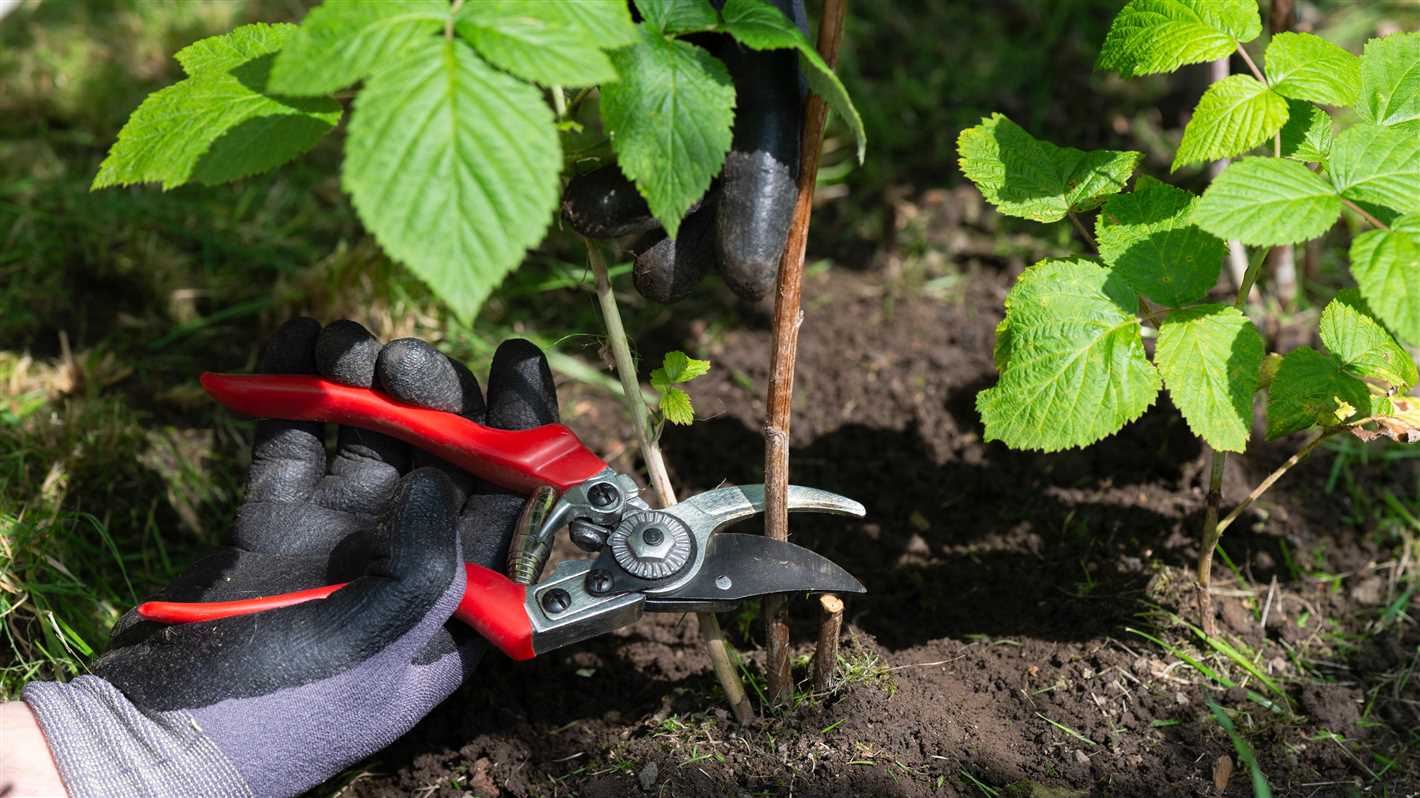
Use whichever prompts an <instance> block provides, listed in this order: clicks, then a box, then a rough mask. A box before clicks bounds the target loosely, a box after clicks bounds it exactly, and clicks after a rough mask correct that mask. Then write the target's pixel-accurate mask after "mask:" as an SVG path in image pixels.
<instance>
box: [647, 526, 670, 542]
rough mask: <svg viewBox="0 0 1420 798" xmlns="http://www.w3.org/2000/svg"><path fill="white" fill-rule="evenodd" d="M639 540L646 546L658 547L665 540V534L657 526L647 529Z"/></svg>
mask: <svg viewBox="0 0 1420 798" xmlns="http://www.w3.org/2000/svg"><path fill="white" fill-rule="evenodd" d="M641 539H642V540H644V541H646V545H648V546H659V545H661V541H663V540H665V539H666V533H665V532H664V531H662V530H661V528H660V527H658V526H653V527H648V528H646V529H645V530H644V531H643V532H642V533H641Z"/></svg>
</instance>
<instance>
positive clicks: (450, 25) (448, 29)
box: [444, 0, 463, 39]
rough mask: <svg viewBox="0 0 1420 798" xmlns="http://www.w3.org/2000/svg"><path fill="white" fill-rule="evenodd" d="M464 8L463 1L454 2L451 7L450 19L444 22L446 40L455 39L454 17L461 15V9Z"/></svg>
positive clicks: (456, 0) (455, 0)
mask: <svg viewBox="0 0 1420 798" xmlns="http://www.w3.org/2000/svg"><path fill="white" fill-rule="evenodd" d="M460 8H463V0H454V2H453V5H451V6H449V18H448V19H446V20H444V38H445V39H452V38H454V17H456V16H458V15H459V9H460Z"/></svg>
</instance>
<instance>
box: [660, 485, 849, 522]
mask: <svg viewBox="0 0 1420 798" xmlns="http://www.w3.org/2000/svg"><path fill="white" fill-rule="evenodd" d="M800 510H807V511H811V512H819V513H830V514H832V515H851V516H855V517H857V518H862V517H863V516H864V515H867V512H868V511H867V510H866V509H864V507H863V505H861V504H859V503H858V502H855V501H853V500H852V499H850V498H848V497H846V496H839V495H838V494H837V493H830V492H829V491H826V490H819V489H818V488H806V487H804V486H802V485H790V486H789V512H796V511H800ZM666 512H669V513H671V514H673V515H675V516H677V517H679V518H680V519H681V520H682V521H685V522H686V523H687V524H689V525H690V526H691V528H692V529H695V531H696V532H699V533H701V534H708V533H710V532H713V531H715V530H717V529H719V528H721V527H724V526H727V525H729V524H732V523H734V522H736V521H739V520H741V519H744V518H748V517H750V516H752V515H756V514H758V513H762V512H764V486H763V485H730V486H728V487H724V488H716V489H714V490H707V491H705V492H704V493H698V494H696V495H694V496H691V497H690V498H689V499H686V500H685V501H683V502H679V503H677V504H676V505H674V506H672V507H669V508H667V509H666Z"/></svg>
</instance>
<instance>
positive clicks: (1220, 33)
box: [1095, 0, 1262, 77]
mask: <svg viewBox="0 0 1420 798" xmlns="http://www.w3.org/2000/svg"><path fill="white" fill-rule="evenodd" d="M1261 33H1262V18H1261V17H1260V16H1259V15H1258V12H1257V0H1133V2H1131V3H1129V5H1127V6H1125V7H1124V10H1123V11H1120V12H1119V15H1118V16H1116V17H1115V18H1114V23H1113V24H1112V25H1111V26H1110V29H1109V34H1108V35H1107V36H1106V37H1105V40H1104V47H1103V48H1102V49H1101V50H1100V57H1099V61H1098V62H1097V63H1096V64H1095V66H1096V68H1098V69H1113V70H1115V71H1117V72H1119V74H1121V75H1124V76H1125V77H1135V76H1138V75H1153V74H1157V73H1160V72H1172V71H1174V70H1175V69H1178V68H1179V67H1181V66H1183V65H1184V64H1200V63H1203V62H1204V61H1215V60H1217V59H1219V58H1223V57H1225V56H1227V55H1229V54H1231V53H1232V52H1233V51H1234V50H1235V49H1237V47H1238V45H1239V44H1241V43H1244V42H1250V41H1252V40H1253V39H1256V38H1257V37H1258V36H1259V35H1260V34H1261Z"/></svg>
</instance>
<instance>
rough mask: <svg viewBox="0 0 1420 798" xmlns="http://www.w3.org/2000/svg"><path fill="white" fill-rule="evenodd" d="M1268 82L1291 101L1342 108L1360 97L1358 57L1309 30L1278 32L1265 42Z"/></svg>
mask: <svg viewBox="0 0 1420 798" xmlns="http://www.w3.org/2000/svg"><path fill="white" fill-rule="evenodd" d="M1266 73H1267V81H1268V82H1269V83H1271V84H1272V89H1273V91H1276V92H1277V93H1278V94H1280V95H1282V96H1283V97H1290V98H1292V99H1294V100H1309V101H1311V102H1314V103H1322V104H1323V105H1335V106H1339V107H1342V108H1345V107H1347V106H1350V105H1354V104H1355V103H1356V100H1358V99H1359V98H1360V96H1361V59H1360V58H1359V57H1357V56H1356V55H1354V54H1352V53H1349V52H1347V51H1346V49H1345V48H1343V47H1340V46H1338V45H1335V44H1332V43H1331V42H1329V41H1327V40H1326V39H1323V38H1321V37H1320V36H1314V35H1312V34H1310V33H1278V34H1276V35H1274V36H1273V37H1272V42H1271V43H1270V44H1268V45H1267V68H1266Z"/></svg>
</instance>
